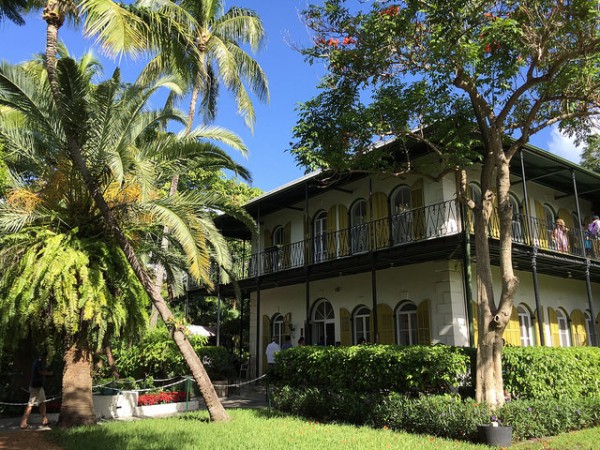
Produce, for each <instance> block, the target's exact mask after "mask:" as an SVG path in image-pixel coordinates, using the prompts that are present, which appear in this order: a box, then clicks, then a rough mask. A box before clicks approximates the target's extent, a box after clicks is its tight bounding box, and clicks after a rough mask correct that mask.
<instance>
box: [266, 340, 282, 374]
mask: <svg viewBox="0 0 600 450" xmlns="http://www.w3.org/2000/svg"><path fill="white" fill-rule="evenodd" d="M280 351H281V347H279V344H278V343H277V341H276V340H275V338H273V340H272V341H271V343H270V344H269V345H267V350H266V351H265V355H266V356H267V367H268V368H269V369H272V368H273V366H274V365H275V353H278V352H280Z"/></svg>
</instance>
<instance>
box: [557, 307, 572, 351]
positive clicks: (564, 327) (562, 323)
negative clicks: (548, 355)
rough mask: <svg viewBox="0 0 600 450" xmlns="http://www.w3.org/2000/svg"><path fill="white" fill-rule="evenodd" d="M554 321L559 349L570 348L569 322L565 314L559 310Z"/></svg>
mask: <svg viewBox="0 0 600 450" xmlns="http://www.w3.org/2000/svg"><path fill="white" fill-rule="evenodd" d="M556 321H557V322H558V336H559V338H560V346H561V347H570V346H571V334H570V332H569V320H568V318H567V314H566V313H565V312H564V311H563V310H562V309H560V308H558V309H557V310H556Z"/></svg>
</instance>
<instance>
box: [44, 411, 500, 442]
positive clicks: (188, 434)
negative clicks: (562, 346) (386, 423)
mask: <svg viewBox="0 0 600 450" xmlns="http://www.w3.org/2000/svg"><path fill="white" fill-rule="evenodd" d="M228 412H229V414H230V415H231V418H232V420H231V422H228V423H209V422H208V414H207V413H204V412H195V413H187V414H182V415H180V416H177V417H170V418H164V419H148V420H135V421H128V422H123V421H112V422H107V423H104V424H102V425H97V426H94V427H81V428H77V429H72V430H64V431H63V430H53V431H52V432H51V436H50V437H51V438H52V439H53V440H55V441H56V442H57V443H58V445H60V446H61V447H62V448H64V449H65V450H80V449H83V448H85V449H86V450H95V449H98V450H106V449H120V450H138V449H139V450H152V449H156V450H159V449H160V450H192V449H194V450H197V449H210V450H225V449H236V450H241V449H260V450H268V449H271V450H281V449H294V450H296V449H311V450H314V449H326V450H332V449H357V450H358V449H360V450H363V449H377V450H381V449H388V448H389V449H400V450H401V449H411V450H413V449H431V450H433V449H436V450H437V449H442V450H444V449H489V447H487V446H483V445H475V444H468V443H464V442H459V441H451V440H445V439H440V438H434V437H431V436H415V435H410V434H406V433H398V432H393V431H390V430H374V429H371V428H367V427H354V426H349V425H324V424H319V423H315V422H309V421H306V420H303V419H299V418H293V417H284V416H280V415H277V414H272V415H271V416H269V415H268V413H267V411H264V410H263V411H261V410H229V411H228Z"/></svg>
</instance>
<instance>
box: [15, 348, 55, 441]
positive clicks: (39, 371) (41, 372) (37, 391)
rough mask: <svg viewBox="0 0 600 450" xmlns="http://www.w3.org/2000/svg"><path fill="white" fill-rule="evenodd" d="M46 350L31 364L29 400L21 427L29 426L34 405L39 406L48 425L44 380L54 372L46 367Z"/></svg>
mask: <svg viewBox="0 0 600 450" xmlns="http://www.w3.org/2000/svg"><path fill="white" fill-rule="evenodd" d="M46 356H47V354H46V352H43V353H42V354H40V356H39V357H38V358H37V359H36V360H35V361H34V362H33V365H32V366H31V378H30V380H29V401H28V402H27V407H26V408H25V413H24V414H23V418H22V419H21V429H25V428H27V421H28V420H29V415H30V414H31V410H32V409H33V407H34V406H39V408H40V414H41V415H42V425H48V416H47V415H46V393H45V392H44V382H45V381H46V377H47V376H52V374H53V373H52V372H51V371H48V370H47V369H46Z"/></svg>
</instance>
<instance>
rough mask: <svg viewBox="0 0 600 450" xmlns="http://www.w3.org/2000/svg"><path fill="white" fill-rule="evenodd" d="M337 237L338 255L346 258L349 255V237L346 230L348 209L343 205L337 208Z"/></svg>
mask: <svg viewBox="0 0 600 450" xmlns="http://www.w3.org/2000/svg"><path fill="white" fill-rule="evenodd" d="M338 235H339V239H338V242H339V246H340V255H341V256H347V255H348V254H349V253H350V248H349V243H350V235H349V230H348V208H346V207H345V206H344V205H339V206H338Z"/></svg>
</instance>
